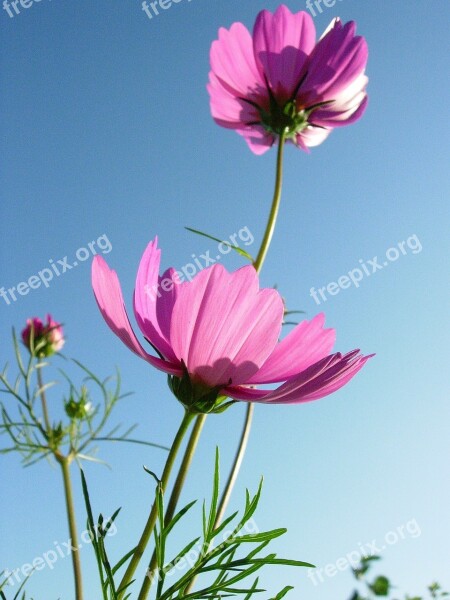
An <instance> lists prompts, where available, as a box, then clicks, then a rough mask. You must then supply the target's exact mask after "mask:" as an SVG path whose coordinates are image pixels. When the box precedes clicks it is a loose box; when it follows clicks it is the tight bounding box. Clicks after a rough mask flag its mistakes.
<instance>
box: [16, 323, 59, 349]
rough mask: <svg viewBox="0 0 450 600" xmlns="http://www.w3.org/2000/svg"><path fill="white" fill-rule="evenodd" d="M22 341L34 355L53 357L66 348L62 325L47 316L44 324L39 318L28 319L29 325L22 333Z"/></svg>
mask: <svg viewBox="0 0 450 600" xmlns="http://www.w3.org/2000/svg"><path fill="white" fill-rule="evenodd" d="M22 341H23V343H24V344H25V346H26V347H27V348H28V350H29V351H30V352H31V353H32V354H36V355H37V356H40V357H43V356H51V355H52V354H54V353H55V352H59V351H60V350H61V348H62V347H63V346H64V334H63V329H62V325H61V324H60V323H57V322H56V321H54V320H53V319H52V317H51V315H47V323H46V324H44V323H43V322H42V321H41V319H39V317H34V318H33V319H27V325H26V327H25V328H24V329H23V331H22Z"/></svg>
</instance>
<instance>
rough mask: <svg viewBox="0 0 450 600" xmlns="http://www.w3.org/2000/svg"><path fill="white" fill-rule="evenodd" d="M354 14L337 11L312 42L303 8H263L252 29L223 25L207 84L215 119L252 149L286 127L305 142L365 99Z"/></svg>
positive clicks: (362, 51) (347, 118)
mask: <svg viewBox="0 0 450 600" xmlns="http://www.w3.org/2000/svg"><path fill="white" fill-rule="evenodd" d="M355 30H356V25H355V23H354V22H353V21H350V22H349V23H346V24H345V25H343V24H342V23H341V21H340V20H339V19H334V20H333V21H332V22H331V23H330V25H329V27H328V29H327V30H326V31H325V32H324V34H323V35H322V37H321V38H320V40H319V41H318V42H317V43H316V31H315V27H314V22H313V20H312V18H311V16H310V15H309V14H308V13H306V12H298V13H295V14H293V13H291V12H290V10H289V9H288V8H287V7H286V6H284V5H281V6H280V7H279V8H278V9H277V10H276V11H275V13H274V14H272V13H270V12H269V11H267V10H263V11H261V12H260V13H259V14H258V16H257V19H256V22H255V26H254V29H253V37H252V35H251V34H250V32H249V31H248V29H247V28H246V27H245V26H244V25H243V24H242V23H234V24H233V25H232V26H231V27H230V29H229V30H228V29H224V28H221V29H220V30H219V39H218V40H216V41H215V42H213V44H212V46H211V71H210V74H209V85H208V91H209V95H210V101H211V112H212V115H213V118H214V120H215V121H216V123H218V124H219V125H221V126H222V127H226V128H228V129H235V130H236V131H237V133H239V134H240V135H242V136H243V137H244V138H245V140H246V142H247V144H248V145H249V146H250V148H251V150H252V151H253V152H254V153H255V154H263V153H264V152H266V151H267V150H268V149H269V148H270V147H271V146H272V145H273V144H274V142H275V140H276V139H277V138H278V137H279V136H280V134H281V133H282V132H283V131H284V132H286V135H287V138H288V140H289V141H291V142H293V143H294V144H296V145H297V146H298V147H300V148H302V149H303V150H307V148H308V146H317V145H318V144H321V143H322V142H323V141H324V140H325V138H326V137H327V136H328V135H329V133H330V132H331V130H332V129H333V128H334V127H340V126H342V125H348V124H350V123H354V122H355V121H357V120H358V119H359V118H360V117H361V115H362V114H363V112H364V110H365V108H366V105H367V95H366V91H365V90H366V85H367V82H368V78H367V77H366V75H365V74H364V71H365V68H366V63H367V57H368V50H367V44H366V41H365V39H364V38H362V37H360V36H355Z"/></svg>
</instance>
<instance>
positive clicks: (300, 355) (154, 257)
mask: <svg viewBox="0 0 450 600" xmlns="http://www.w3.org/2000/svg"><path fill="white" fill-rule="evenodd" d="M160 255H161V251H160V250H159V249H158V247H157V238H155V240H154V241H153V242H150V244H149V245H148V247H147V249H146V251H145V252H144V255H143V257H142V260H141V263H140V265H139V270H138V273H137V278H136V287H135V292H134V313H135V317H136V321H137V323H138V326H139V328H140V330H141V332H142V334H143V336H144V337H145V339H146V340H147V341H148V342H149V343H150V344H151V346H153V348H154V349H155V351H156V352H157V353H158V354H159V355H160V357H159V358H158V357H155V356H152V355H151V354H149V353H147V352H146V351H145V350H144V348H143V347H142V346H141V344H140V343H139V341H138V340H137V338H136V336H135V334H134V332H133V330H132V327H131V325H130V322H129V319H128V316H127V313H126V310H125V307H124V301H123V297H122V291H121V288H120V283H119V280H118V277H117V274H116V273H115V271H112V270H111V269H110V268H109V267H108V265H107V264H106V262H105V260H104V259H103V258H102V257H101V256H96V257H95V258H94V261H93V265H92V285H93V288H94V293H95V297H96V300H97V303H98V305H99V308H100V311H101V313H102V315H103V317H104V319H105V321H106V323H107V324H108V325H109V327H110V328H111V329H112V331H113V332H114V333H115V334H116V335H117V336H118V337H120V339H121V340H122V341H123V343H124V344H126V345H127V346H128V348H130V350H132V351H133V352H135V353H136V354H137V355H138V356H140V357H141V358H143V359H144V360H146V361H148V362H149V363H150V364H151V365H153V366H154V367H156V368H157V369H160V370H161V371H164V372H166V373H168V374H169V375H171V376H173V377H172V379H171V381H172V389H173V390H174V392H175V393H176V395H177V397H178V398H179V399H180V400H181V401H182V402H183V404H185V406H188V407H189V408H190V409H191V410H199V409H198V407H199V401H202V402H203V401H204V400H205V399H208V410H211V409H212V408H214V405H215V401H216V399H217V398H218V397H219V396H226V397H230V398H233V399H235V400H244V401H250V402H253V401H256V402H267V403H292V402H306V401H309V400H316V399H318V398H321V397H323V396H326V395H327V394H331V393H332V392H334V391H336V390H337V389H339V388H340V387H342V386H343V385H345V384H346V383H347V382H348V381H349V380H350V379H351V378H352V377H353V376H354V375H355V374H356V373H357V372H358V371H359V370H360V369H361V367H362V366H363V365H364V363H365V362H366V361H367V359H368V358H369V357H367V356H366V357H363V356H361V355H359V351H358V350H353V351H352V352H349V353H348V354H345V355H341V354H339V353H336V354H330V352H331V349H332V347H333V344H334V340H335V333H334V330H332V329H324V328H323V324H324V316H323V315H322V314H321V315H318V316H316V317H315V318H314V319H312V320H311V321H309V322H308V321H303V322H302V323H300V324H299V325H298V326H297V327H296V328H295V329H294V330H293V331H291V332H290V333H289V334H288V335H287V336H286V337H285V338H284V339H283V340H282V341H281V342H278V338H279V335H280V331H281V325H282V321H283V311H284V307H283V301H282V299H281V296H280V294H279V293H278V292H277V291H276V290H274V289H259V281H258V275H257V273H256V271H255V269H254V268H253V267H252V266H250V265H249V266H246V267H243V268H241V269H239V270H238V271H235V272H233V273H228V272H227V271H226V269H225V268H224V267H222V266H221V265H213V266H212V267H208V268H207V269H204V270H203V271H201V272H200V273H198V274H197V275H196V276H195V277H194V279H193V280H192V281H189V282H184V283H180V282H179V280H178V279H177V274H176V271H174V269H168V270H167V271H165V273H163V275H161V276H160V275H159V265H160ZM164 290H167V291H164ZM279 382H285V383H283V385H281V386H280V387H278V388H276V389H275V390H262V389H255V388H254V386H255V385H260V384H271V383H279Z"/></svg>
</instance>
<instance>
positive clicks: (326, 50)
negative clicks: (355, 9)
mask: <svg viewBox="0 0 450 600" xmlns="http://www.w3.org/2000/svg"><path fill="white" fill-rule="evenodd" d="M355 31H356V25H355V23H354V22H353V21H349V22H348V23H346V24H345V25H342V23H341V21H340V20H339V19H337V20H336V21H335V22H334V25H333V27H332V28H331V29H330V30H329V31H328V33H327V34H326V35H325V36H324V37H322V38H321V39H320V40H319V42H318V43H317V45H316V47H315V48H314V51H313V52H312V54H311V57H310V61H309V64H308V75H307V77H306V79H305V81H304V82H303V84H302V86H301V90H300V91H299V95H298V99H299V101H300V102H301V103H302V104H303V105H304V106H306V107H307V106H310V105H312V104H316V103H317V102H323V101H327V100H335V99H336V98H337V97H338V96H339V95H340V94H341V93H342V92H343V90H345V88H346V87H347V86H349V85H351V84H352V83H353V82H354V80H355V79H357V78H358V77H359V76H360V75H361V74H362V73H364V69H365V67H366V64H367V58H368V49H367V42H366V40H365V39H364V38H363V37H361V36H355Z"/></svg>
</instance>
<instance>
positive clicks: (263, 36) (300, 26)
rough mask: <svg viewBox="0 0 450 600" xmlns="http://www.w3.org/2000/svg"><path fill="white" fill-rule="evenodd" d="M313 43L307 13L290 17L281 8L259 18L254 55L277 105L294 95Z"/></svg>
mask: <svg viewBox="0 0 450 600" xmlns="http://www.w3.org/2000/svg"><path fill="white" fill-rule="evenodd" d="M315 40H316V30H315V27H314V22H313V20H312V18H311V16H310V15H309V14H308V13H306V12H298V13H295V14H292V13H291V11H290V10H289V9H288V8H287V7H286V6H284V5H281V6H279V7H278V9H277V10H276V11H275V13H274V14H273V15H272V14H271V13H270V12H269V11H267V10H263V11H261V12H260V13H259V14H258V16H257V18H256V22H255V27H254V30H253V48H254V54H255V57H256V60H257V63H258V66H259V68H260V71H261V74H262V75H265V76H266V77H267V81H268V83H269V85H270V87H271V89H272V92H273V93H274V95H275V96H276V98H277V100H278V101H279V103H280V104H283V103H284V102H286V101H287V100H289V99H290V98H291V97H292V96H293V95H294V92H295V90H296V87H297V86H298V84H299V82H300V80H301V78H302V76H303V74H304V71H305V66H306V63H307V59H308V56H309V54H310V53H311V51H312V50H313V48H314V44H315Z"/></svg>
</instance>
